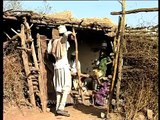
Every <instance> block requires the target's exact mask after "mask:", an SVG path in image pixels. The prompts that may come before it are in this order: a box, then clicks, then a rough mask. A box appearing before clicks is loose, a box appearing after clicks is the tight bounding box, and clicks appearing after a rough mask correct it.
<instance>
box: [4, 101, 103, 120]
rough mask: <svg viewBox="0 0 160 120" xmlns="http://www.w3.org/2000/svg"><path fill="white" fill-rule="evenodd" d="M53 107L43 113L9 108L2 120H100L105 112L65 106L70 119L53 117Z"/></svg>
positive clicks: (80, 105) (79, 105) (92, 107)
mask: <svg viewBox="0 0 160 120" xmlns="http://www.w3.org/2000/svg"><path fill="white" fill-rule="evenodd" d="M54 109H55V107H54V106H53V107H51V109H50V112H46V113H43V112H41V111H40V109H38V108H35V109H28V108H21V110H20V109H18V108H17V107H10V108H7V110H5V112H4V113H3V119H4V120H75V119H76V120H101V118H100V114H101V112H105V108H104V107H103V108H102V107H101V108H100V107H95V106H91V105H84V104H80V103H79V104H76V105H68V106H66V110H67V111H68V112H69V113H70V117H64V116H55V114H54V113H55V110H54Z"/></svg>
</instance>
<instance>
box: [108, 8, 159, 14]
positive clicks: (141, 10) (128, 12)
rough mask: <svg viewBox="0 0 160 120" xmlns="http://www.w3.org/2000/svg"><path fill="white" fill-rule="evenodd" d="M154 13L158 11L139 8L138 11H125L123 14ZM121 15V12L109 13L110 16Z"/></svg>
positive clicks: (156, 9)
mask: <svg viewBox="0 0 160 120" xmlns="http://www.w3.org/2000/svg"><path fill="white" fill-rule="evenodd" d="M156 11H158V8H139V9H134V10H128V11H125V14H132V13H138V12H156ZM121 14H122V11H119V12H111V15H121Z"/></svg>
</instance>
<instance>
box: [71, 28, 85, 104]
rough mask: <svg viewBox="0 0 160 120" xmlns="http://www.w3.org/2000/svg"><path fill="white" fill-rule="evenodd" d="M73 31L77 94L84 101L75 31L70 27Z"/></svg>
mask: <svg viewBox="0 0 160 120" xmlns="http://www.w3.org/2000/svg"><path fill="white" fill-rule="evenodd" d="M72 31H73V35H74V37H75V49H76V69H77V73H78V81H79V82H78V85H79V89H78V90H79V94H80V95H81V98H82V102H83V103H84V94H83V90H82V82H81V71H80V68H79V66H78V42H77V37H76V33H75V29H74V27H73V28H72Z"/></svg>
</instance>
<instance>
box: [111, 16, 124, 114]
mask: <svg viewBox="0 0 160 120" xmlns="http://www.w3.org/2000/svg"><path fill="white" fill-rule="evenodd" d="M119 18H120V19H119V24H120V25H119V29H118V32H121V28H122V17H119ZM120 40H121V39H120V34H118V39H117V45H116V47H117V50H116V56H115V59H114V71H113V78H112V83H111V88H110V94H109V112H111V108H112V104H111V102H112V96H113V92H114V86H115V79H116V74H117V66H118V56H119V49H120Z"/></svg>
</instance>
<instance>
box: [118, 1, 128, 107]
mask: <svg viewBox="0 0 160 120" xmlns="http://www.w3.org/2000/svg"><path fill="white" fill-rule="evenodd" d="M125 8H126V1H125V0H122V30H121V34H120V36H121V38H120V39H121V42H120V46H121V47H120V52H119V64H118V66H119V68H118V81H117V89H116V103H117V104H116V106H117V108H118V107H119V95H120V86H121V80H122V66H123V52H124V50H125V51H126V41H125V39H124V34H125Z"/></svg>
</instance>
